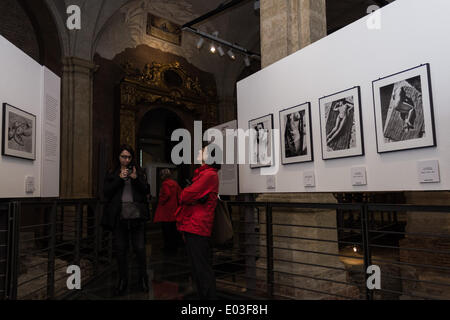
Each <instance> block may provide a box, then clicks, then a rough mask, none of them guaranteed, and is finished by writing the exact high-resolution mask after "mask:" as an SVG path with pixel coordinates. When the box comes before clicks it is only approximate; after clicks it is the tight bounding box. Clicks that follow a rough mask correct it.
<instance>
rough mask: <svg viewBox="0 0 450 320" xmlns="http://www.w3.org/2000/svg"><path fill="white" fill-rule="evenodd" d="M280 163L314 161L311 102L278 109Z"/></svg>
mask: <svg viewBox="0 0 450 320" xmlns="http://www.w3.org/2000/svg"><path fill="white" fill-rule="evenodd" d="M280 140H281V148H280V149H281V160H282V161H281V162H282V164H284V165H286V164H294V163H304V162H311V161H314V151H313V141H312V128H311V103H310V102H307V103H303V104H300V105H297V106H295V107H291V108H288V109H284V110H281V111H280Z"/></svg>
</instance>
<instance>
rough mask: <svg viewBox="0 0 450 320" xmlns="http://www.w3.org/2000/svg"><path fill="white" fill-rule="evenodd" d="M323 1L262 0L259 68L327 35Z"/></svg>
mask: <svg viewBox="0 0 450 320" xmlns="http://www.w3.org/2000/svg"><path fill="white" fill-rule="evenodd" d="M326 20H327V19H326V4H325V0H261V56H262V61H261V63H262V68H265V67H267V66H268V65H270V64H272V63H274V62H276V61H278V60H280V59H282V58H284V57H286V56H288V55H290V54H292V53H294V52H296V51H298V50H300V49H302V48H304V47H306V46H307V45H309V44H311V43H313V42H315V41H317V40H319V39H321V38H323V37H325V36H326V35H327V22H326Z"/></svg>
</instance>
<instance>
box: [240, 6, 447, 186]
mask: <svg viewBox="0 0 450 320" xmlns="http://www.w3.org/2000/svg"><path fill="white" fill-rule="evenodd" d="M379 12H380V18H381V20H380V22H381V28H380V29H369V28H368V24H367V19H368V18H363V19H361V20H359V21H356V22H355V23H353V24H351V25H349V26H347V27H345V28H343V29H341V30H339V31H337V32H335V33H333V34H331V35H330V36H328V37H326V38H323V39H321V40H320V41H317V42H316V43H313V44H312V45H310V46H308V47H306V48H304V49H302V50H300V51H298V52H296V53H294V54H292V55H290V56H289V57H286V58H284V59H282V60H280V61H278V62H276V63H274V64H273V65H270V66H268V67H267V68H265V69H263V70H261V71H260V72H258V73H256V74H254V75H252V76H250V77H248V78H246V79H244V80H242V81H240V82H239V83H238V85H237V90H238V127H239V128H242V129H248V121H249V120H252V119H256V118H259V117H262V116H265V115H267V114H271V113H272V114H273V115H274V128H275V129H278V128H279V125H280V124H279V111H281V110H283V109H286V108H289V107H293V106H296V105H299V104H303V103H306V102H310V103H311V117H312V136H313V146H314V162H309V163H301V164H290V165H281V164H279V168H278V169H277V166H276V165H275V166H273V167H272V168H269V169H271V171H272V172H273V173H270V170H269V171H261V170H267V169H253V170H252V169H250V166H249V165H240V168H239V177H240V179H239V181H240V192H241V193H263V192H264V193H266V192H344V191H345V192H358V191H401V190H411V191H412V190H450V161H449V159H450V125H449V121H450V42H449V41H448V40H447V39H448V35H449V34H450V23H449V21H448V12H450V1H448V0H428V1H422V0H397V1H395V2H394V3H392V4H390V5H388V6H386V7H384V8H382V9H381V10H380V11H379ZM425 63H429V64H430V70H431V74H430V76H431V84H432V94H433V109H434V122H435V129H436V144H437V147H431V148H423V149H414V150H405V151H397V152H390V153H382V154H379V153H378V152H377V142H376V134H375V119H374V102H373V93H372V81H374V80H377V79H379V78H383V77H386V76H389V75H391V74H394V73H397V72H400V71H403V70H406V69H410V68H413V67H417V66H419V65H421V64H425ZM355 86H360V87H361V112H362V123H363V137H364V146H365V155H364V156H358V157H352V158H343V159H333V160H322V151H321V132H320V116H319V98H321V97H324V96H327V95H330V94H333V93H336V92H339V91H342V90H345V89H349V88H351V87H355ZM275 143H277V144H278V145H279V144H280V141H279V140H278V141H275ZM279 153H280V152H278V154H277V155H276V159H278V160H279V159H280V154H279ZM423 160H438V161H439V168H440V182H439V183H420V182H419V174H418V162H419V161H423ZM278 163H280V162H279V161H278ZM358 167H364V168H365V169H366V173H367V185H364V186H353V183H352V175H351V171H352V168H358ZM305 172H314V175H315V186H314V187H305V186H304V178H303V174H304V173H305ZM275 173H276V175H275V181H273V177H271V176H268V175H267V174H275ZM273 184H275V186H273ZM273 187H275V189H272V188H273Z"/></svg>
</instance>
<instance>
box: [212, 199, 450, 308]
mask: <svg viewBox="0 0 450 320" xmlns="http://www.w3.org/2000/svg"><path fill="white" fill-rule="evenodd" d="M228 205H229V210H230V214H231V216H232V222H233V226H234V238H233V241H232V243H229V244H228V246H225V247H222V248H216V249H215V251H214V268H215V271H216V276H217V286H218V289H219V290H225V291H229V292H233V293H239V294H240V295H242V296H243V297H244V298H256V299H314V300H315V299H320V300H321V299H352V300H359V299H367V300H372V299H389V300H391V299H449V298H450V233H448V230H449V229H448V227H447V228H445V226H444V227H443V228H442V231H440V232H436V231H435V230H429V232H422V231H420V230H423V229H424V223H425V224H426V223H427V221H428V224H430V228H431V225H433V224H432V223H431V222H433V221H434V222H436V221H440V222H441V223H446V224H447V226H448V225H450V215H449V213H450V207H449V206H413V205H382V204H365V203H356V204H313V203H263V202H229V203H228ZM338 211H339V212H342V211H345V212H351V213H352V218H353V219H354V222H357V223H353V224H352V225H351V226H349V227H340V226H339V224H338V223H337V221H336V213H337V212H338ZM386 212H389V213H392V214H393V216H395V220H394V219H388V222H389V223H385V222H386V221H384V219H385V218H386V215H385V214H384V213H386ZM433 219H434V220H433ZM436 219H438V220H436ZM438 224H439V223H438ZM405 227H406V228H405ZM425 229H426V227H425ZM446 230H447V231H446ZM372 265H376V266H378V267H380V271H381V273H380V276H381V277H380V279H379V280H380V281H381V283H380V285H381V287H380V288H379V289H376V288H375V289H371V288H372V287H370V288H369V286H368V285H367V281H368V280H369V282H370V283H374V284H376V281H375V280H373V279H375V278H373V277H371V276H372V274H371V273H367V270H368V267H369V266H372ZM372 280H373V281H375V282H373V281H372Z"/></svg>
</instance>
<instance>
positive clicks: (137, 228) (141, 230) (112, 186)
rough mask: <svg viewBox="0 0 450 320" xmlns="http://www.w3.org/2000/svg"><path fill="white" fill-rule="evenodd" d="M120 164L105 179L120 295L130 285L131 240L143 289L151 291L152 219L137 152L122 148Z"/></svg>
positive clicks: (107, 220) (105, 219) (107, 216)
mask: <svg viewBox="0 0 450 320" xmlns="http://www.w3.org/2000/svg"><path fill="white" fill-rule="evenodd" d="M116 161H117V162H116V165H115V166H114V167H113V168H112V170H110V171H109V172H108V174H107V175H106V177H105V183H104V194H105V197H106V199H107V202H108V205H107V206H106V208H105V210H104V215H103V218H102V225H103V227H104V228H106V229H108V230H110V231H113V233H114V236H115V245H116V248H117V262H118V267H119V281H118V285H117V287H116V290H115V294H116V295H123V294H124V293H125V292H126V289H127V286H128V261H127V256H128V247H129V241H130V238H131V243H132V245H133V249H134V252H135V254H136V257H137V260H138V264H139V287H140V289H141V290H142V291H143V292H148V276H147V258H146V254H145V221H146V220H148V219H149V218H150V210H149V206H148V201H147V195H148V194H149V193H150V186H149V184H148V182H147V175H146V174H145V172H144V170H142V169H141V168H140V167H139V165H138V164H137V163H136V160H135V156H134V151H133V149H132V148H131V147H130V146H127V145H122V146H121V147H120V150H119V155H118V158H117V160H116Z"/></svg>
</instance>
